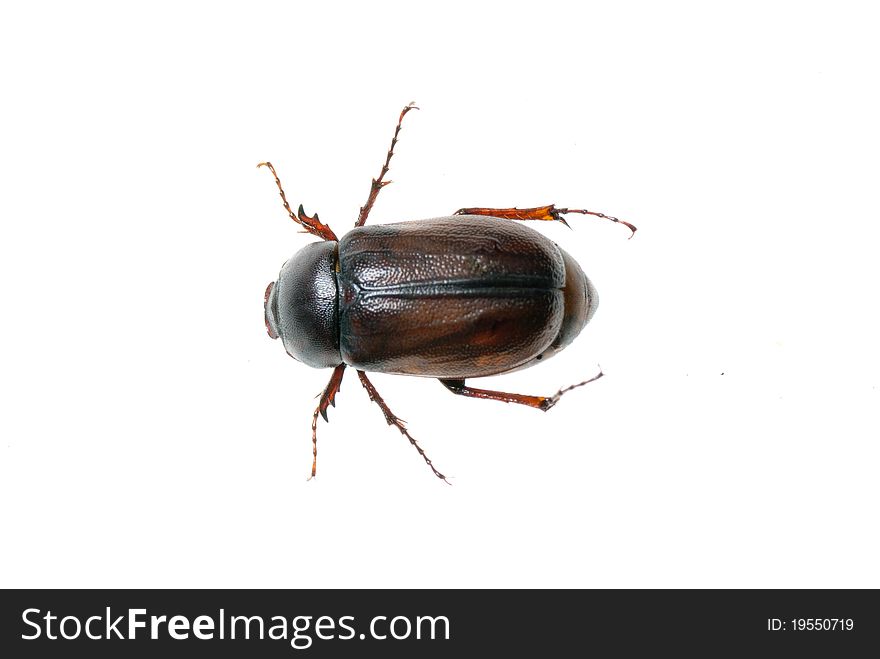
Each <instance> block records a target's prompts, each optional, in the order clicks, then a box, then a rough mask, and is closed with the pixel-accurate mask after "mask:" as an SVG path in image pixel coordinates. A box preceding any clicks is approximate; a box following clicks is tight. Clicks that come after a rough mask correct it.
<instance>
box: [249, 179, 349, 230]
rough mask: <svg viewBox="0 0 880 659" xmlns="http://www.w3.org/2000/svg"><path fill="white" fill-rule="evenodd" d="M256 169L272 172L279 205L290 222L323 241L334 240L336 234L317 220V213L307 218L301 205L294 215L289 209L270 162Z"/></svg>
mask: <svg viewBox="0 0 880 659" xmlns="http://www.w3.org/2000/svg"><path fill="white" fill-rule="evenodd" d="M257 167H268V168H269V171H270V172H272V176H274V177H275V185H277V186H278V193H279V194H280V195H281V203H283V204H284V209H285V210H286V211H287V214H288V215H290V219H291V220H293V221H294V222H296V223H297V224H299V225H300V226H301V227H303V228H304V229H305V230H306V231H308V232H309V233H310V234H312V235H313V236H318V237H319V238H323V239H324V240H336V234H335V233H333V229H331V228H330V227H329V226H327V225H326V224H324V223H323V222H321V220H319V219H318V214H317V213H315V215H314V216H313V217H309V216H308V215H306V212H305V211H304V210H303V207H302V204H300V205H299V210H298V211H297V212H296V213H294V212H293V210H292V209H291V208H290V204H288V203H287V196H286V195H285V194H284V188H282V187H281V179H279V178H278V174H276V173H275V168H274V167H273V166H272V163H271V162H261V163H260V164H258V165H257Z"/></svg>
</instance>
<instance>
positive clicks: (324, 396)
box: [309, 364, 345, 480]
mask: <svg viewBox="0 0 880 659" xmlns="http://www.w3.org/2000/svg"><path fill="white" fill-rule="evenodd" d="M344 372H345V364H340V365H339V366H337V367H336V368H334V369H333V375H331V376H330V382H328V383H327V386H326V387H325V388H324V391H323V392H322V393H321V400H320V401H319V402H318V407H316V408H315V413H314V414H313V415H312V475H311V476H309V480H312V479H313V478H314V477H315V471H316V470H317V468H318V415H319V414H320V415H321V416H322V417H324V421H327V420H328V419H327V408H328V407H329V406H330V405H332V406H333V407H336V394H337V393H338V392H339V387H340V385H341V384H342V375H343V373H344Z"/></svg>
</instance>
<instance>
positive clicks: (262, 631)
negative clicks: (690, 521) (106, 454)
mask: <svg viewBox="0 0 880 659" xmlns="http://www.w3.org/2000/svg"><path fill="white" fill-rule="evenodd" d="M0 599H2V609H0V615H2V622H0V629H2V639H0V644H2V645H0V650H2V654H3V656H6V657H53V656H70V655H71V654H73V653H76V654H77V655H80V654H81V655H82V656H89V657H119V656H157V655H161V656H162V657H163V658H170V657H190V656H193V655H194V653H199V654H201V653H205V654H208V653H210V655H211V656H225V655H227V654H228V655H229V656H258V657H270V656H271V657H297V656H309V657H323V656H334V657H338V656H355V655H359V656H360V655H363V654H364V653H365V652H366V653H369V654H370V655H373V654H376V655H379V654H381V656H383V657H394V656H401V657H402V656H407V657H409V656H419V657H424V656H429V657H430V656H452V655H453V654H454V653H458V652H472V651H477V650H489V651H491V652H493V653H494V652H499V653H500V652H512V653H515V654H516V656H527V655H528V654H530V653H540V654H541V655H542V656H548V653H550V655H549V656H563V655H565V656H571V655H573V654H578V653H581V652H596V651H602V652H608V651H611V652H615V653H621V654H623V653H625V654H630V653H632V652H636V651H640V652H641V651H645V650H649V651H650V650H654V651H657V652H660V651H663V652H664V653H665V652H669V651H672V652H674V653H675V654H676V656H681V655H683V654H685V655H699V656H712V655H715V654H717V653H718V652H719V651H722V652H730V651H737V650H739V651H748V652H751V653H754V652H774V653H779V652H784V653H786V654H788V653H794V652H797V653H798V655H799V656H806V655H814V654H815V655H817V656H818V655H824V656H849V655H850V654H851V653H852V654H854V653H857V652H863V651H876V649H877V648H878V647H880V643H878V642H880V601H878V592H877V591H873V590H586V591H585V590H6V591H2V593H0Z"/></svg>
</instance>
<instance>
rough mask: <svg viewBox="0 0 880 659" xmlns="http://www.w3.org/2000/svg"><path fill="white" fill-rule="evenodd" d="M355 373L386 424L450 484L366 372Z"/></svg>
mask: <svg viewBox="0 0 880 659" xmlns="http://www.w3.org/2000/svg"><path fill="white" fill-rule="evenodd" d="M357 374H358V377H359V378H360V379H361V384H362V385H364V389H366V390H367V395H368V396H369V397H370V400H371V401H373V402H374V403H376V405H378V406H379V407H380V408H381V410H382V414H384V415H385V420H386V421H387V422H388V425H389V426H396V427H397V429H398V430H399V431H400V432H401V433H402V434H403V436H404V437H406V438H407V439H408V440H409V443H410V444H412V445H413V448H415V450H416V451H418V452H419V455H420V456H422V459H423V460H424V461H425V464H427V465H428V466H429V467H430V468H431V471H433V472H434V475H435V476H436V477H437V478H440V479H442V480H443V481H444V482H446V484H447V485H448V484H450V483H449V481H448V480H446V476H444V475H443V474H441V473H440V472H439V471H437V468H436V467H435V466H434V464H433V463H432V462H431V460H430V459H429V458H428V456H427V455H425V451H424V450H422V447H421V446H419V443H418V442H417V441H416V440H415V438H414V437H413V436H412V435H410V434H409V432H408V431H407V429H406V425H405V424H404V422H403V421H401V420H400V419H398V418H397V417H396V416H395V415H394V412H392V411H391V410H390V409H388V405H386V404H385V401H384V400H382V397H381V396H380V395H379V392H378V391H376V387H374V386H373V383H372V382H370V380H369V379H368V378H367V374H366V373H364V372H363V371H358V372H357Z"/></svg>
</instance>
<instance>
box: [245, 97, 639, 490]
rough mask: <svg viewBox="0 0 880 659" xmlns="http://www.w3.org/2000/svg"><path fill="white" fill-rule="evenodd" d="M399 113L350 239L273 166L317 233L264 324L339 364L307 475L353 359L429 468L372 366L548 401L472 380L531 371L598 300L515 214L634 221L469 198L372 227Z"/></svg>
mask: <svg viewBox="0 0 880 659" xmlns="http://www.w3.org/2000/svg"><path fill="white" fill-rule="evenodd" d="M413 109H418V108H417V107H416V106H415V105H414V104H413V103H410V104H409V105H407V106H406V107H404V108H403V110H402V111H401V113H400V117H399V118H398V121H397V127H396V128H395V130H394V136H393V137H392V139H391V146H390V148H389V149H388V153H387V155H386V157H385V162H384V164H383V165H382V169H381V171H380V172H379V176H378V178H374V179H373V180H372V182H371V184H370V192H369V195H368V197H367V201H366V203H365V204H364V205H363V206H362V207H361V208H360V211H359V213H358V217H357V221H356V222H355V225H354V228H353V229H352V230H350V231H349V232H348V233H347V234H345V235H344V236H343V237H342V238H341V239H338V238H337V237H336V234H335V233H334V232H333V230H332V229H331V228H330V227H329V226H328V225H326V224H324V223H322V222H321V220H320V219H319V218H318V214H317V213H315V215H313V216H311V217H309V216H308V215H307V214H306V213H305V211H304V210H303V207H302V205H300V207H299V209H298V211H297V212H296V213H294V212H293V209H292V208H291V207H290V204H289V203H288V201H287V196H286V195H285V193H284V188H283V187H282V185H281V180H280V179H279V177H278V174H277V173H276V171H275V167H273V165H272V163H270V162H262V163H260V164H259V165H257V167H266V168H267V169H268V170H269V171H270V172H271V173H272V175H273V176H274V177H275V183H276V185H277V186H278V191H279V194H280V196H281V201H282V203H283V205H284V208H285V210H286V211H287V213H288V215H290V218H291V219H292V220H293V221H294V222H296V223H297V224H299V225H300V226H302V227H303V228H304V229H305V230H306V231H307V232H308V233H310V234H312V235H314V236H317V237H319V238H322V239H323V241H322V242H318V243H311V244H309V245H306V246H305V247H303V248H302V249H301V250H300V251H298V252H297V253H296V254H294V255H293V256H292V257H291V258H290V259H288V260H287V261H286V262H285V263H284V265H283V266H282V268H281V272H280V274H279V275H278V279H277V280H276V281H274V282H272V283H270V284H269V286H268V287H267V288H266V292H265V295H264V299H263V308H264V317H265V323H266V329H267V331H268V333H269V336H270V337H271V338H273V339H278V338H280V339H281V342H282V344H283V346H284V349H285V351H286V352H287V354H289V355H290V356H291V357H293V358H294V359H296V360H298V361H300V362H302V363H304V364H306V365H307V366H311V367H313V368H332V369H333V374H332V375H331V377H330V382H329V383H328V384H327V386H326V387H325V389H324V391H323V392H322V393H321V394H320V399H319V402H318V406H317V408H316V409H315V412H314V414H313V415H312V472H311V476H310V479H311V478H314V476H315V473H316V469H317V459H318V438H317V426H318V416H319V415H320V416H322V417H323V418H324V420H325V421H327V420H328V419H327V408H328V407H329V406H330V405H333V406H335V404H336V403H335V398H336V394H337V393H338V392H339V388H340V385H341V383H342V376H343V373H344V372H345V369H346V367H348V366H351V367H352V368H354V369H355V370H356V371H357V374H358V378H359V379H360V381H361V384H362V385H363V387H364V388H365V389H366V391H367V394H368V395H369V397H370V400H372V401H373V402H375V403H376V404H377V405H378V406H379V407H380V409H381V410H382V413H383V414H384V415H385V420H386V421H387V422H388V424H389V425H393V426H395V427H397V429H398V430H400V432H401V433H403V435H404V436H405V437H406V438H407V439H408V440H409V442H410V443H411V444H412V446H413V447H414V448H415V449H416V451H418V453H419V455H421V456H422V458H423V459H424V461H425V463H426V464H427V465H428V466H429V467H430V468H431V470H432V471H433V472H434V474H435V475H436V476H437V477H438V478H441V479H442V480H444V481H446V482H447V483H448V481H447V480H446V477H445V476H444V475H443V474H442V473H441V472H440V471H438V470H437V468H436V467H435V466H434V465H433V463H432V462H431V460H430V459H429V458H428V456H427V455H426V454H425V451H424V450H423V449H422V447H421V446H420V445H419V443H418V442H417V441H416V440H415V438H413V437H412V435H410V434H409V431H408V430H407V428H406V426H405V425H404V423H403V421H401V420H400V419H399V418H398V417H397V416H395V415H394V413H393V412H392V411H391V410H390V409H389V407H388V405H386V403H385V401H384V400H383V399H382V397H381V396H380V395H379V392H378V391H376V388H375V386H373V383H372V382H371V381H370V380H369V378H368V377H367V372H377V373H391V374H396V375H414V376H421V377H428V378H436V379H438V380H439V381H440V382H441V383H442V384H443V386H445V387H446V388H447V389H448V390H449V391H451V392H452V393H454V394H458V395H461V396H469V397H473V398H484V399H489V400H497V401H503V402H505V403H518V404H521V405H527V406H529V407H534V408H537V409H540V410H544V411H546V410H549V409H550V408H551V407H553V406H554V405H555V404H556V403H557V402H558V401H559V399H560V398H561V397H562V395H563V394H565V393H567V392H568V391H571V390H572V389H575V388H577V387H581V386H583V385H585V384H588V383H590V382H593V381H595V380H597V379H599V378H600V377H602V375H603V373H602V370H601V369H600V370H599V373H598V374H597V375H595V376H593V377H592V378H590V379H588V380H585V381H583V382H579V383H578V384H574V385H571V386H569V387H565V388H563V389H560V390H559V391H557V392H556V394H554V395H552V396H530V395H523V394H510V393H505V392H500V391H489V390H486V389H476V388H473V387H469V386H467V385H466V384H465V382H466V380H469V379H471V378H477V377H483V376H488V375H498V374H501V373H509V372H511V371H516V370H520V369H523V368H528V367H530V366H533V365H534V364H537V363H538V362H540V361H542V360H544V359H547V358H548V357H551V356H553V355H554V354H556V353H558V352H559V351H561V350H562V349H563V348H565V347H566V346H567V345H568V344H570V343H571V342H572V341H573V340H574V338H575V337H576V336H577V335H578V334H579V333H580V332H581V330H582V329H583V328H584V326H585V325H586V324H587V322H589V320H590V318H592V316H593V314H594V313H595V311H596V307H597V304H598V295H597V293H596V289H595V288H594V287H593V284H592V283H591V282H590V280H589V279H588V278H587V276H586V275H585V274H584V272H583V270H582V269H581V267H580V265H578V263H577V262H576V261H575V260H574V259H573V258H572V257H571V256H570V255H569V254H568V253H567V252H566V251H565V250H563V249H562V248H560V247H559V246H558V245H556V243H554V242H552V241H551V240H549V239H548V238H546V237H545V236H543V235H542V234H540V233H538V232H537V231H535V230H533V229H531V228H529V227H527V226H525V225H522V224H516V223H514V222H511V221H510V220H539V221H557V222H562V223H563V224H565V225H566V226H568V223H567V222H566V221H565V218H564V215H566V214H568V213H579V214H582V215H593V216H596V217H600V218H604V219H607V220H611V221H612V222H617V223H620V224H622V225H624V226H626V227H628V228H629V229H630V231H631V232H632V233H631V234H630V238H632V237H633V235H635V232H636V227H635V226H633V225H632V224H630V223H629V222H624V221H623V220H620V219H618V218H616V217H611V216H609V215H605V214H603V213H598V212H595V211H589V210H585V209H575V208H556V206H555V205H554V204H550V205H548V206H539V207H536V208H522V209H521V208H462V209H459V210H458V211H456V212H455V213H453V214H452V215H450V216H446V217H438V218H434V219H427V220H418V221H409V222H402V223H397V224H382V225H375V226H369V227H367V226H364V225H365V223H366V221H367V217H368V216H369V214H370V210H371V209H372V208H373V204H374V203H375V201H376V198H377V197H378V195H379V191H380V190H381V189H382V188H384V187H385V186H386V185H388V184H389V183H390V182H391V181H386V180H385V175H386V174H387V173H388V169H389V165H390V162H391V157H392V156H393V155H394V148H395V146H396V145H397V141H398V136H399V135H400V129H401V126H402V125H403V118H404V117H405V116H406V114H407V113H408V112H409V111H410V110H413Z"/></svg>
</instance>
